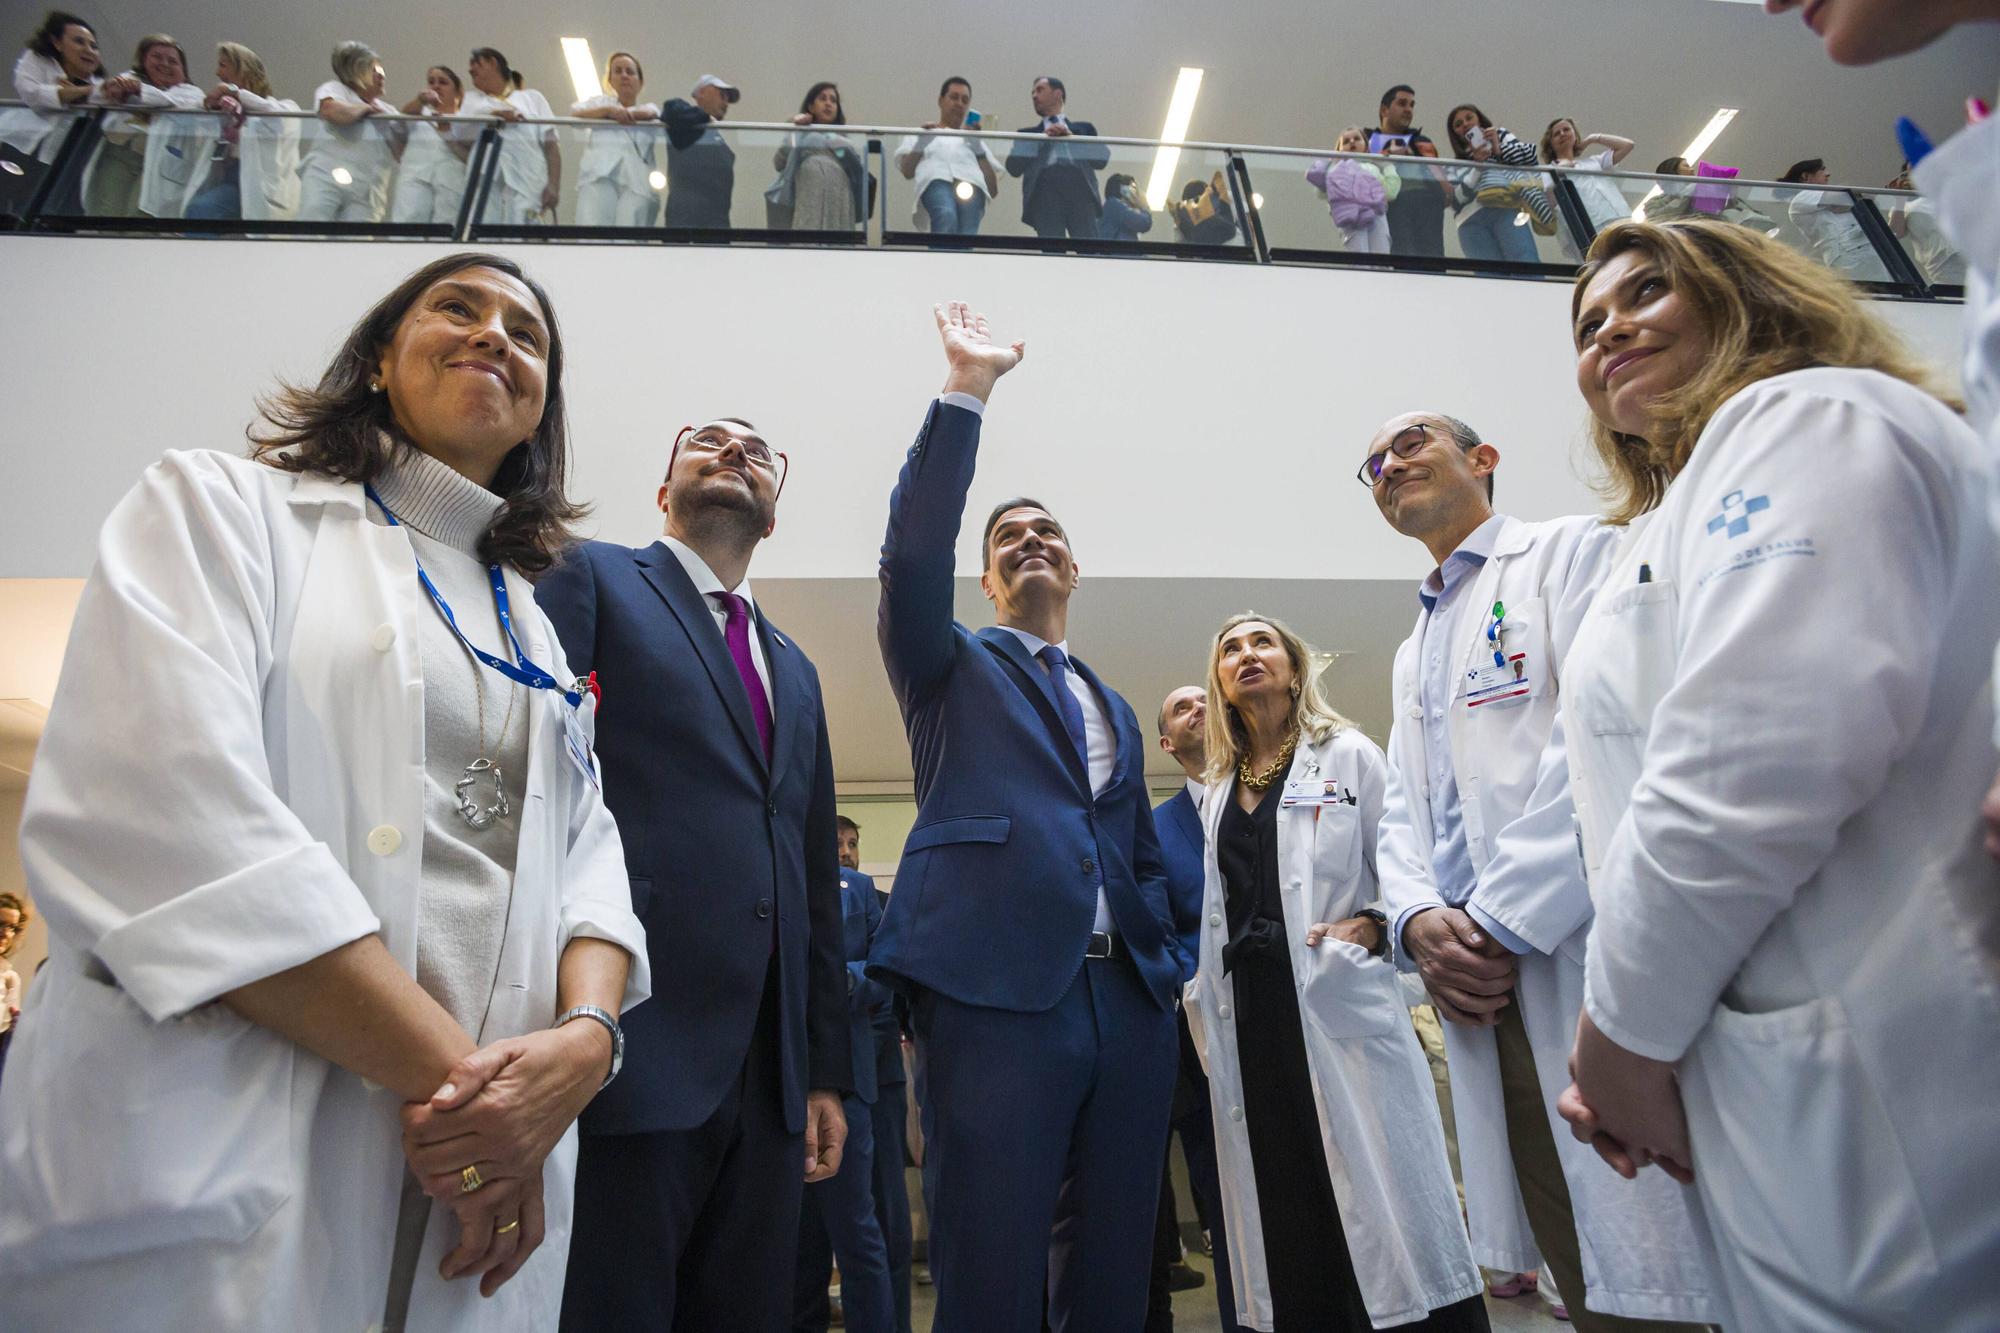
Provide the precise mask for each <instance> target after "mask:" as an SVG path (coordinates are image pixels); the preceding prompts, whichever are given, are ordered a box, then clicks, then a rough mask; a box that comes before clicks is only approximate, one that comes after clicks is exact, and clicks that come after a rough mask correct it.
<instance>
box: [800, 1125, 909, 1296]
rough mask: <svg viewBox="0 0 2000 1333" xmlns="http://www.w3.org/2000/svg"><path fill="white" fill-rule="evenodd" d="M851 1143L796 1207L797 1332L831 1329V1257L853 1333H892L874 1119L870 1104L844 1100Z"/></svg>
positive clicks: (887, 1261)
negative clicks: (879, 1217)
mask: <svg viewBox="0 0 2000 1333" xmlns="http://www.w3.org/2000/svg"><path fill="white" fill-rule="evenodd" d="M840 1109H841V1111H842V1113H843V1114H844V1115H845V1116H846V1117H847V1145H846V1147H845V1148H844V1149H842V1151H841V1155H840V1170H839V1171H837V1172H835V1173H834V1175H833V1176H832V1177H831V1178H829V1179H827V1180H816V1181H814V1182H813V1183H812V1184H810V1185H807V1186H806V1188H805V1199H804V1201H803V1203H802V1206H801V1207H800V1210H799V1259H798V1263H797V1265H796V1274H797V1278H796V1290H795V1291H794V1293H793V1297H792V1329H793V1333H808V1331H811V1333H817V1331H818V1330H822V1329H824V1328H826V1326H827V1317H828V1315H829V1313H830V1311H829V1309H828V1302H827V1295H826V1282H827V1277H828V1265H827V1259H828V1256H829V1251H830V1252H831V1258H833V1259H836V1260H838V1261H839V1263H840V1308H841V1310H842V1312H843V1314H844V1316H845V1319H846V1324H847V1327H848V1328H849V1329H851V1330H852V1331H853V1333H893V1330H894V1328H895V1324H896V1315H895V1305H894V1302H893V1301H892V1300H891V1299H890V1297H889V1259H888V1251H887V1249H886V1248H885V1247H884V1246H883V1243H882V1228H881V1224H880V1223H879V1222H878V1221H876V1218H875V1154H874V1142H875V1122H874V1118H873V1117H872V1116H871V1115H870V1114H869V1107H868V1103H866V1102H864V1101H862V1100H861V1099H860V1098H859V1097H844V1098H842V1099H841V1103H840Z"/></svg>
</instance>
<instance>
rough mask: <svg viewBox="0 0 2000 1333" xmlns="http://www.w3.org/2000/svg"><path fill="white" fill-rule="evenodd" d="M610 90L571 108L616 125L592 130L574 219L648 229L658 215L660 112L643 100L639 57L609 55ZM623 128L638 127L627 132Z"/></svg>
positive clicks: (589, 224) (585, 223)
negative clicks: (655, 180) (656, 177)
mask: <svg viewBox="0 0 2000 1333" xmlns="http://www.w3.org/2000/svg"><path fill="white" fill-rule="evenodd" d="M604 86H605V87H606V88H607V89H609V90H610V91H608V92H603V93H599V94H598V95H597V96H595V97H586V98H585V99H583V100H582V101H580V102H578V103H576V104H575V105H573V106H572V107H570V109H569V113H570V114H571V115H572V116H578V117H581V118H582V119H584V120H609V121H615V122H616V127H613V128H607V129H602V130H592V131H590V135H589V139H588V141H587V142H586V144H585V145H584V150H583V161H582V162H581V163H580V164H578V166H577V169H576V221H577V225H578V226H581V227H650V226H652V225H653V219H654V218H656V217H657V216H659V211H660V193H659V191H657V190H655V189H654V188H653V182H652V176H653V172H654V171H655V170H656V169H657V166H658V160H657V151H656V150H657V149H658V146H659V144H660V142H661V139H662V137H663V136H662V135H661V133H660V130H659V119H660V108H659V106H658V104H657V103H653V102H641V101H640V100H639V90H640V89H641V88H643V87H645V86H646V75H645V72H644V71H643V70H641V69H640V67H639V57H637V56H635V55H633V54H632V53H631V52H630V51H613V52H612V53H611V58H610V59H608V60H606V61H605V62H604ZM625 126H642V127H643V128H638V129H627V128H624V127H625Z"/></svg>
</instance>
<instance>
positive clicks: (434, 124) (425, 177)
mask: <svg viewBox="0 0 2000 1333" xmlns="http://www.w3.org/2000/svg"><path fill="white" fill-rule="evenodd" d="M464 97H465V85H464V84H463V83H461V82H460V81H459V77H458V71H457V70H455V69H452V68H451V67H450V66H448V65H432V66H431V67H430V68H429V69H427V70H425V71H424V90H423V91H422V92H420V93H418V94H417V95H416V96H415V97H412V98H411V99H410V100H409V101H407V102H405V103H403V114H404V115H406V116H421V117H423V119H422V120H421V121H419V122H416V123H414V124H412V125H410V126H409V135H408V137H407V138H406V139H405V140H404V142H403V156H402V159H401V160H400V161H398V162H397V163H396V186H395V188H394V189H393V190H392V191H390V194H389V221H391V222H424V223H430V224H433V225H437V224H444V225H450V224H452V223H455V222H457V221H458V209H459V205H460V204H461V203H463V202H464V199H465V164H466V158H467V156H468V155H469V154H470V152H471V150H472V144H473V141H474V140H475V139H477V138H478V127H477V126H475V125H471V124H468V123H466V122H465V121H459V120H439V119H437V117H440V116H455V115H457V114H458V110H459V106H460V104H461V103H462V102H463V100H464Z"/></svg>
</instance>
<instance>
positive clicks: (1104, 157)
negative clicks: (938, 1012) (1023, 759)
mask: <svg viewBox="0 0 2000 1333" xmlns="http://www.w3.org/2000/svg"><path fill="white" fill-rule="evenodd" d="M1016 133H1018V134H1040V135H1042V138H1041V139H1040V140H1039V141H1036V140H1033V139H1016V140H1014V146H1013V147H1012V148H1010V149H1008V150H1007V174H1008V175H1009V176H1019V177H1021V178H1022V179H1021V220H1022V221H1023V222H1026V221H1028V220H1029V218H1030V214H1029V212H1028V205H1029V203H1030V201H1032V200H1033V199H1034V197H1035V190H1036V188H1037V187H1038V186H1040V184H1041V183H1042V172H1043V171H1044V170H1046V169H1047V168H1049V167H1051V166H1053V165H1055V159H1056V158H1058V157H1059V156H1061V155H1060V154H1059V153H1058V152H1057V146H1058V145H1061V144H1067V145H1069V150H1070V151H1069V154H1068V158H1069V163H1070V165H1072V166H1074V167H1076V168H1077V169H1078V170H1079V171H1081V172H1082V173H1083V178H1084V181H1085V182H1086V183H1087V184H1088V185H1089V187H1090V202H1091V206H1092V207H1093V208H1097V209H1100V210H1101V209H1102V208H1103V207H1104V192H1103V191H1102V190H1100V189H1099V188H1098V185H1097V173H1098V170H1099V169H1100V168H1103V167H1107V166H1109V165H1111V150H1110V149H1109V148H1106V147H1104V146H1103V145H1102V144H1080V143H1078V142H1077V139H1079V138H1084V139H1095V138H1096V137H1097V126H1095V125H1093V124H1091V123H1090V122H1089V121H1087V120H1072V121H1070V122H1069V133H1070V137H1069V138H1067V139H1064V138H1061V137H1057V138H1054V139H1051V138H1049V137H1048V135H1047V134H1044V133H1043V131H1042V122H1040V121H1036V122H1035V123H1034V124H1033V125H1024V126H1023V127H1021V129H1019V130H1017V131H1016ZM1079 188H1081V187H1079ZM897 873H898V874H899V875H900V874H901V873H902V872H901V871H898V872H897Z"/></svg>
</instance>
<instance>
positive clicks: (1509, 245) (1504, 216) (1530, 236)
mask: <svg viewBox="0 0 2000 1333" xmlns="http://www.w3.org/2000/svg"><path fill="white" fill-rule="evenodd" d="M1526 216H1527V215H1526V214H1525V213H1516V212H1512V211H1507V212H1502V211H1500V210H1498V209H1492V208H1482V209H1480V210H1479V211H1478V212H1476V213H1474V214H1472V215H1471V216H1469V217H1467V218H1466V219H1465V220H1464V221H1463V222H1461V223H1459V224H1458V246H1459V248H1460V249H1461V250H1463V251H1465V257H1466V258H1467V259H1509V260H1512V261H1514V262H1515V263H1517V264H1534V263H1539V262H1540V260H1541V254H1540V253H1539V252H1538V251H1537V250H1536V249H1535V233H1534V231H1533V229H1532V228H1530V227H1529V226H1528V224H1527V223H1525V222H1523V223H1522V224H1521V225H1520V226H1518V227H1517V226H1515V225H1514V222H1515V219H1517V218H1523V217H1526Z"/></svg>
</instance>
